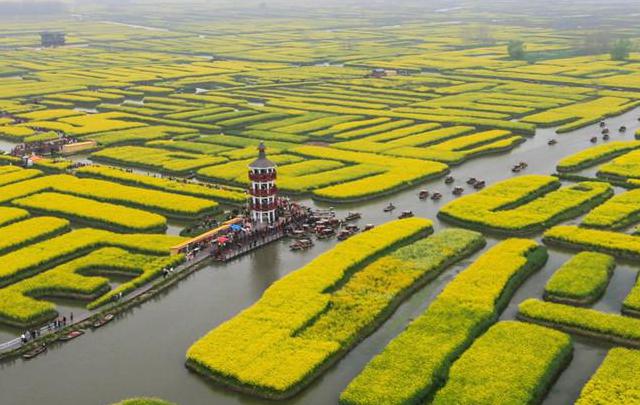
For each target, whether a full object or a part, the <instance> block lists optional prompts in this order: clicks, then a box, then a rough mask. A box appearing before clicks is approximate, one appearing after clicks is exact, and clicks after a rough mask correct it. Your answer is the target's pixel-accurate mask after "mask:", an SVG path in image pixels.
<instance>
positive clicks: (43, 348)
mask: <svg viewBox="0 0 640 405" xmlns="http://www.w3.org/2000/svg"><path fill="white" fill-rule="evenodd" d="M46 351H47V345H45V344H44V343H43V344H42V345H41V346H38V347H36V348H35V349H33V350H30V351H28V352H26V353H25V354H23V355H22V358H23V359H25V360H30V359H33V358H34V357H36V356H38V355H39V354H41V353H44V352H46Z"/></svg>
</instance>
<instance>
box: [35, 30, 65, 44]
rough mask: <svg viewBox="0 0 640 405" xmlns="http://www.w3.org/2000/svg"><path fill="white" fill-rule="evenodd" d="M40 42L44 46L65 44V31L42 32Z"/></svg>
mask: <svg viewBox="0 0 640 405" xmlns="http://www.w3.org/2000/svg"><path fill="white" fill-rule="evenodd" d="M40 43H41V45H42V46H43V47H52V46H62V45H64V44H65V34H64V32H51V31H44V32H41V33H40Z"/></svg>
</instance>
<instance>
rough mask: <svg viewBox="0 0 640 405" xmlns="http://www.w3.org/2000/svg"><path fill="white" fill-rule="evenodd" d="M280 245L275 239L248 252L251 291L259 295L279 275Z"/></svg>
mask: <svg viewBox="0 0 640 405" xmlns="http://www.w3.org/2000/svg"><path fill="white" fill-rule="evenodd" d="M281 249H282V246H281V244H280V242H278V241H276V242H273V243H270V244H268V245H266V246H263V247H261V248H260V249H257V250H255V251H253V252H252V253H250V260H251V264H250V266H251V278H250V280H251V281H250V282H251V286H252V289H253V290H254V291H253V293H254V294H257V296H258V297H259V296H260V295H261V294H262V292H263V291H264V290H265V289H266V288H268V287H269V286H270V285H271V284H273V283H274V282H275V281H277V280H278V279H279V278H280V277H281V275H280V272H279V269H281V268H282V266H281V264H282V263H281V262H280V254H281V253H280V250H281Z"/></svg>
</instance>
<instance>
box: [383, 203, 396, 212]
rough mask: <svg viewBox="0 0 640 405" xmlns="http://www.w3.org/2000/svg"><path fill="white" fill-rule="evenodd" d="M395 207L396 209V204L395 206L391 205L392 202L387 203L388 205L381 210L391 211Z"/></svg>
mask: <svg viewBox="0 0 640 405" xmlns="http://www.w3.org/2000/svg"><path fill="white" fill-rule="evenodd" d="M395 209H396V206H395V205H393V204H389V205H387V206H386V207H384V209H383V210H382V211H384V212H391V211H393V210H395Z"/></svg>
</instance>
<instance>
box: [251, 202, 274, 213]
mask: <svg viewBox="0 0 640 405" xmlns="http://www.w3.org/2000/svg"><path fill="white" fill-rule="evenodd" d="M250 206H251V209H252V210H255V211H271V210H275V209H276V208H277V207H278V204H276V203H275V202H273V203H271V204H254V203H251V204H250Z"/></svg>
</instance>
